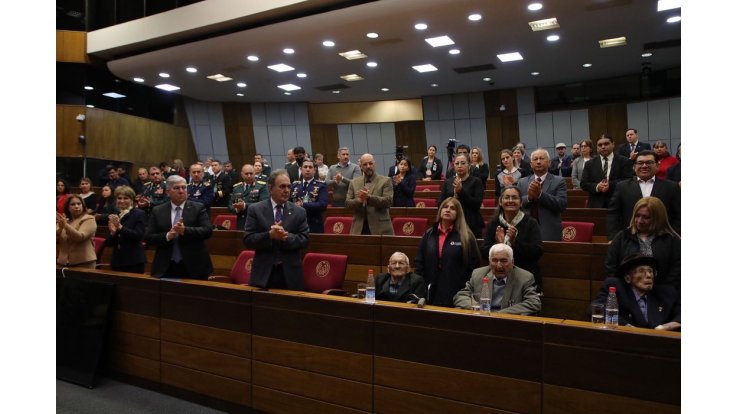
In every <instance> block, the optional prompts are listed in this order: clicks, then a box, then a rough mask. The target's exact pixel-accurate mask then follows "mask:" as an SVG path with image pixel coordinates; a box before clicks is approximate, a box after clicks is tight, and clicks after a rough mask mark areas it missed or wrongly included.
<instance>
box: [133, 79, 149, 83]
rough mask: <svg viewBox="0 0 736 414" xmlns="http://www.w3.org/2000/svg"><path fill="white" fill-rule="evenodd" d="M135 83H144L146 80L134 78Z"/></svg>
mask: <svg viewBox="0 0 736 414" xmlns="http://www.w3.org/2000/svg"><path fill="white" fill-rule="evenodd" d="M133 81H135V82H138V83H142V82H145V81H146V80H145V79H143V78H133Z"/></svg>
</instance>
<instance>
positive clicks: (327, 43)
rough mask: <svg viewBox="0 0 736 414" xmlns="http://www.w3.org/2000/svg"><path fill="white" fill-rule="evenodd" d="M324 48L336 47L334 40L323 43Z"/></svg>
mask: <svg viewBox="0 0 736 414" xmlns="http://www.w3.org/2000/svg"><path fill="white" fill-rule="evenodd" d="M322 46H326V47H333V46H335V42H333V41H332V40H325V41H324V42H322Z"/></svg>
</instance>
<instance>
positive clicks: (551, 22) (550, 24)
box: [529, 17, 560, 32]
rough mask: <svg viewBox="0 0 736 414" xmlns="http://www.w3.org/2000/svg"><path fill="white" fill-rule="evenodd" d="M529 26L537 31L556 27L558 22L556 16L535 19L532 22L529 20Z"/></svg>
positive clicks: (558, 25)
mask: <svg viewBox="0 0 736 414" xmlns="http://www.w3.org/2000/svg"><path fill="white" fill-rule="evenodd" d="M529 27H531V28H532V31H535V32H539V31H542V30H549V29H557V28H558V27H560V24H559V23H558V22H557V18H556V17H552V18H549V19H542V20H535V21H533V22H529Z"/></svg>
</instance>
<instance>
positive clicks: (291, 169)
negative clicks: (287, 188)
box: [286, 147, 307, 183]
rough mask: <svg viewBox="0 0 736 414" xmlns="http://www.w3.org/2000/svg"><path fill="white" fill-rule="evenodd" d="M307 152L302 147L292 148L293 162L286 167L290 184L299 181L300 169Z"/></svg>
mask: <svg viewBox="0 0 736 414" xmlns="http://www.w3.org/2000/svg"><path fill="white" fill-rule="evenodd" d="M306 154H307V151H306V150H305V149H304V147H294V162H293V163H291V164H287V165H286V172H288V173H289V180H290V182H292V183H293V182H294V181H299V180H301V178H302V176H301V168H302V163H303V162H304V157H305V156H306Z"/></svg>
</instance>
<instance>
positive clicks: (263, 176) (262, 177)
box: [256, 174, 268, 183]
mask: <svg viewBox="0 0 736 414" xmlns="http://www.w3.org/2000/svg"><path fill="white" fill-rule="evenodd" d="M256 181H263V182H264V183H265V182H267V181H268V175H266V174H261V175H256Z"/></svg>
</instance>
